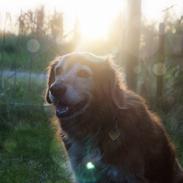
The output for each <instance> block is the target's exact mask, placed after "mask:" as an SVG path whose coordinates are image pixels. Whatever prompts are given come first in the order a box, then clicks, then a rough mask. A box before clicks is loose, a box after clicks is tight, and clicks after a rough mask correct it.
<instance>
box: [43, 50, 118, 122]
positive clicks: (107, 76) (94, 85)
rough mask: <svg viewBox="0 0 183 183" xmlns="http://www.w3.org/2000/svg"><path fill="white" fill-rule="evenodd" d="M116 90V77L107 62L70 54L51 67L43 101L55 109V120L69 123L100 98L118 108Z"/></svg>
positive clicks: (101, 58)
mask: <svg viewBox="0 0 183 183" xmlns="http://www.w3.org/2000/svg"><path fill="white" fill-rule="evenodd" d="M117 88H119V86H118V83H117V82H116V73H115V71H114V68H113V67H112V66H111V63H110V62H109V61H108V60H107V59H106V58H103V57H97V56H95V55H93V54H90V53H70V54H67V55H64V56H62V57H58V58H56V59H55V60H54V61H53V62H52V63H51V64H50V66H49V77H48V89H47V93H46V99H47V102H48V103H52V104H54V106H55V107H56V114H57V117H59V118H65V119H71V118H74V117H76V116H78V115H80V114H82V113H83V112H85V111H86V110H87V109H89V108H90V106H91V104H92V103H95V104H96V102H98V103H99V102H100V101H101V99H102V98H103V99H106V100H108V99H109V98H112V99H113V101H114V103H115V104H116V105H119V101H118V100H119V99H116V96H117V95H118V94H119V93H117V91H116V89H117ZM111 91H112V92H111ZM105 97H107V98H105ZM117 98H119V97H117ZM96 100H98V101H96ZM93 101H95V102H93ZM103 102H105V101H103ZM97 106H98V105H96V108H97Z"/></svg>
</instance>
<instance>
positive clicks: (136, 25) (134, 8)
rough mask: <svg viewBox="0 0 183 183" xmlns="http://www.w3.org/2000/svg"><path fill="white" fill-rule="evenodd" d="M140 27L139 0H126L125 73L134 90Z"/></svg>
mask: <svg viewBox="0 0 183 183" xmlns="http://www.w3.org/2000/svg"><path fill="white" fill-rule="evenodd" d="M140 27H141V0H128V20H127V40H126V43H125V44H126V56H125V58H126V74H127V84H128V86H129V88H130V89H132V90H136V83H137V73H136V72H135V70H136V69H135V68H136V67H137V65H138V59H139V43H140Z"/></svg>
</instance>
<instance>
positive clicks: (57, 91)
mask: <svg viewBox="0 0 183 183" xmlns="http://www.w3.org/2000/svg"><path fill="white" fill-rule="evenodd" d="M66 90H67V87H66V85H65V84H63V83H53V84H52V85H51V87H50V92H51V94H52V95H53V96H54V97H62V96H63V95H64V94H65V92H66Z"/></svg>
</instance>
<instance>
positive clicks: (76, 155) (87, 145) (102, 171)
mask: <svg viewBox="0 0 183 183" xmlns="http://www.w3.org/2000/svg"><path fill="white" fill-rule="evenodd" d="M93 142H95V141H93ZM93 142H92V140H86V141H84V142H83V143H80V142H77V141H75V140H70V141H69V148H68V149H67V150H68V155H69V159H70V162H71V166H72V169H73V171H74V173H75V176H76V179H77V181H78V183H104V182H109V180H110V182H112V183H126V182H128V181H129V180H130V181H132V179H133V177H127V176H125V175H124V174H123V171H122V170H119V169H118V168H117V167H115V166H112V165H109V164H106V163H105V162H104V160H103V155H102V152H101V150H100V148H99V147H97V145H95V144H94V143H93ZM65 143H66V142H65Z"/></svg>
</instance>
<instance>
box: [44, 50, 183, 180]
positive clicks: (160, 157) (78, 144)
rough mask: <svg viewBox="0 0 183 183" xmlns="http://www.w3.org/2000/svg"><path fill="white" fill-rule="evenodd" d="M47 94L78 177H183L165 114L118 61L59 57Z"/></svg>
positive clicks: (89, 56)
mask: <svg viewBox="0 0 183 183" xmlns="http://www.w3.org/2000/svg"><path fill="white" fill-rule="evenodd" d="M46 98H47V101H48V103H52V104H53V105H54V106H55V109H56V115H57V117H58V119H59V121H60V125H61V128H62V131H63V134H65V135H64V137H63V141H64V142H65V146H66V150H67V152H68V155H69V158H70V161H71V165H72V169H73V171H74V174H75V177H76V180H77V182H79V183H181V182H183V178H182V177H183V176H182V170H181V168H180V166H179V165H178V163H177V161H176V157H175V151H174V146H173V145H172V143H171V142H170V139H169V138H168V135H167V133H166V131H165V129H164V127H163V126H162V124H161V122H160V120H159V118H158V117H157V116H156V115H154V114H153V113H152V112H150V111H149V110H148V108H147V106H146V104H145V102H144V100H143V99H142V98H141V97H139V96H138V95H136V94H134V93H133V92H131V91H129V90H128V89H127V88H126V87H125V85H124V84H123V82H122V79H121V77H120V74H119V72H118V70H117V68H116V66H114V64H113V63H112V61H108V60H106V59H104V58H101V57H97V56H95V55H93V54H90V53H70V54H67V55H64V56H62V57H58V58H57V59H56V60H55V61H53V62H52V63H51V64H50V66H49V79H48V89H47V97H46Z"/></svg>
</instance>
